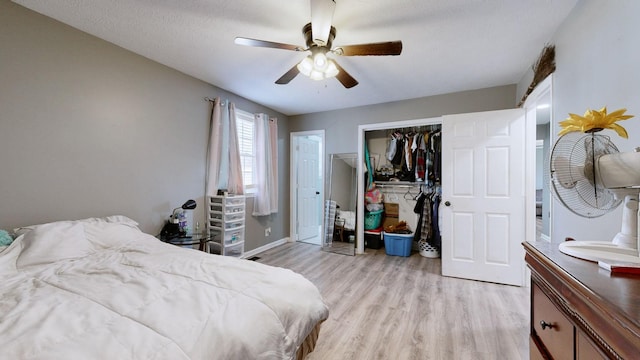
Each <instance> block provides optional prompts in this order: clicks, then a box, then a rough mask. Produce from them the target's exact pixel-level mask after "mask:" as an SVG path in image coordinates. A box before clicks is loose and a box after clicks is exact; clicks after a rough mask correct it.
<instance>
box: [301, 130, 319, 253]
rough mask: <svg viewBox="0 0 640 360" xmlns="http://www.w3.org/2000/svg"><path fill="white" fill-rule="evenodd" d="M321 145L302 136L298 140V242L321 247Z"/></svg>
mask: <svg viewBox="0 0 640 360" xmlns="http://www.w3.org/2000/svg"><path fill="white" fill-rule="evenodd" d="M319 151H320V148H319V144H318V141H316V140H314V139H312V138H310V137H306V136H301V137H299V138H298V157H297V159H298V164H297V174H298V179H297V180H298V181H297V183H298V191H297V211H298V216H297V219H298V241H304V242H310V243H314V244H318V245H320V240H321V239H320V232H321V231H320V213H319V209H318V208H319V206H321V205H319V202H318V201H319V200H318V199H319V196H320V189H319V185H320V184H318V176H319V161H320V155H319Z"/></svg>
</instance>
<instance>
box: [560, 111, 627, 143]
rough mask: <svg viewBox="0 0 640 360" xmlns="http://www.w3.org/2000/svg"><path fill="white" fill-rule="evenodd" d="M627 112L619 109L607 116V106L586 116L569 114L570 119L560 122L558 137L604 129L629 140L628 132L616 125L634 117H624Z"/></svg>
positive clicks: (588, 112) (589, 112)
mask: <svg viewBox="0 0 640 360" xmlns="http://www.w3.org/2000/svg"><path fill="white" fill-rule="evenodd" d="M626 111H627V109H618V110H616V111H614V112H612V113H610V114H607V107H606V106H605V107H603V108H602V109H600V110H591V109H588V110H587V111H586V112H585V113H584V116H580V115H576V114H571V113H569V117H568V118H567V119H565V120H564V121H561V122H560V127H562V130H561V131H560V132H559V133H558V136H562V135H564V134H566V133H569V132H572V131H582V132H584V133H590V132H597V131H601V130H604V129H611V130H613V131H615V132H616V133H618V135H620V136H622V137H623V138H625V139H627V138H629V135H628V134H627V130H625V129H624V128H623V127H622V126H620V125H618V124H616V122H617V121H621V120H627V119H631V118H632V117H633V115H624V113H625V112H626Z"/></svg>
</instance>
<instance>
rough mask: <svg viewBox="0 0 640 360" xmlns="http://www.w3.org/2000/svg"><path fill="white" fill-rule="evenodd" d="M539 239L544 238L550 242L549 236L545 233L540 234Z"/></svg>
mask: <svg viewBox="0 0 640 360" xmlns="http://www.w3.org/2000/svg"><path fill="white" fill-rule="evenodd" d="M540 240H544V241H546V242H551V238H550V237H549V235H547V234H540Z"/></svg>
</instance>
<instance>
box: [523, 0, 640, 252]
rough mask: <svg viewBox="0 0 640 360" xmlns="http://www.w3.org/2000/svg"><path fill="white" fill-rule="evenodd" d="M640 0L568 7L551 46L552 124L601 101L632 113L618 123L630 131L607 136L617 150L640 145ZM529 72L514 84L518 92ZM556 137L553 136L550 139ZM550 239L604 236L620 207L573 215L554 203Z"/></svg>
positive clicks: (587, 1)
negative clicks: (626, 134) (553, 61)
mask: <svg viewBox="0 0 640 360" xmlns="http://www.w3.org/2000/svg"><path fill="white" fill-rule="evenodd" d="M638 14H640V1H636V0H616V1H601V0H583V1H580V2H579V3H578V4H577V5H576V7H575V8H574V9H573V11H572V12H571V14H570V15H569V17H568V18H567V20H566V21H565V22H564V23H563V24H562V26H561V27H560V28H559V29H558V31H557V33H556V34H555V36H554V39H552V41H551V42H552V43H554V44H555V45H556V72H555V73H554V75H553V95H552V96H553V117H552V119H553V120H552V121H553V123H552V126H555V127H556V131H555V133H557V130H559V127H558V122H560V121H562V120H564V119H566V118H567V116H568V114H569V113H577V114H582V113H584V111H585V110H586V109H587V108H591V109H600V108H601V107H603V106H607V108H608V109H609V110H610V111H612V110H616V109H618V108H627V110H628V111H627V113H628V114H632V115H635V117H634V118H632V119H630V120H626V121H623V122H621V123H620V124H621V125H622V126H624V127H625V128H626V129H627V131H628V132H629V139H628V140H626V139H623V138H621V137H619V136H618V135H616V134H615V133H614V132H613V131H610V130H607V131H605V132H603V133H602V134H606V135H610V136H611V139H612V141H613V142H614V143H615V144H616V146H617V147H618V148H619V149H620V150H621V151H632V150H633V148H634V147H636V146H638V145H640V141H639V139H640V100H639V99H640V87H639V86H638V85H639V84H640V71H639V70H638V64H640V46H639V45H638V34H640V22H638ZM529 81H530V74H527V75H526V76H525V77H523V80H522V81H521V82H520V83H519V84H518V93H519V94H521V93H522V92H523V91H524V90H523V89H526V87H527V86H528V85H529V84H528V82H529ZM552 140H553V141H555V140H556V139H552ZM553 211H554V213H553V219H552V227H551V232H552V233H551V237H552V240H557V241H561V240H563V239H564V238H565V237H567V236H570V237H573V238H575V239H576V240H597V241H609V240H611V238H612V237H613V236H614V235H615V234H616V233H617V232H618V231H619V230H620V221H621V217H622V207H619V208H618V209H617V210H616V211H613V212H611V213H609V214H607V215H604V216H602V217H600V218H596V219H585V218H581V217H579V216H577V215H574V214H572V213H571V212H569V211H568V210H567V209H565V208H564V207H563V206H562V205H561V204H560V203H558V202H554V207H553Z"/></svg>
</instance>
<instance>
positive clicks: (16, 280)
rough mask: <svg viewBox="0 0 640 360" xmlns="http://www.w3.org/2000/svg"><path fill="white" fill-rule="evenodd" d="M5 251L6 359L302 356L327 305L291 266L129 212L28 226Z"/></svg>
mask: <svg viewBox="0 0 640 360" xmlns="http://www.w3.org/2000/svg"><path fill="white" fill-rule="evenodd" d="M18 234H19V236H18V237H17V238H16V240H15V241H14V242H13V243H12V244H11V245H9V246H8V247H6V248H4V249H3V250H0V276H1V279H0V292H1V293H2V297H1V299H0V334H2V336H0V352H1V353H2V357H3V358H8V359H29V358H31V359H131V358H135V359H301V358H303V357H304V356H305V355H306V354H307V353H308V352H310V351H312V350H313V347H314V345H315V340H316V338H317V336H318V332H319V327H320V324H321V323H322V322H323V321H324V320H325V319H326V318H327V316H328V309H327V306H326V305H325V303H324V301H323V299H322V297H321V295H320V293H319V291H318V289H317V288H316V287H315V286H314V285H313V284H312V283H311V282H309V281H308V280H307V279H305V278H304V277H303V276H301V275H299V274H297V273H294V272H292V271H290V270H287V269H282V268H277V267H271V266H267V265H264V264H260V263H256V262H254V261H249V260H242V259H237V258H230V257H223V256H218V255H211V254H207V253H205V252H201V251H197V250H193V249H185V248H180V247H177V246H174V245H170V244H166V243H163V242H161V241H159V240H157V239H156V238H155V237H153V236H151V235H148V234H145V233H143V232H141V231H140V230H139V229H138V227H137V224H136V223H135V222H134V221H132V220H131V219H128V218H126V217H123V216H114V217H108V218H100V219H96V218H93V219H85V220H79V221H61V222H55V223H49V224H43V225H38V226H33V227H27V228H21V229H19V231H18Z"/></svg>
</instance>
